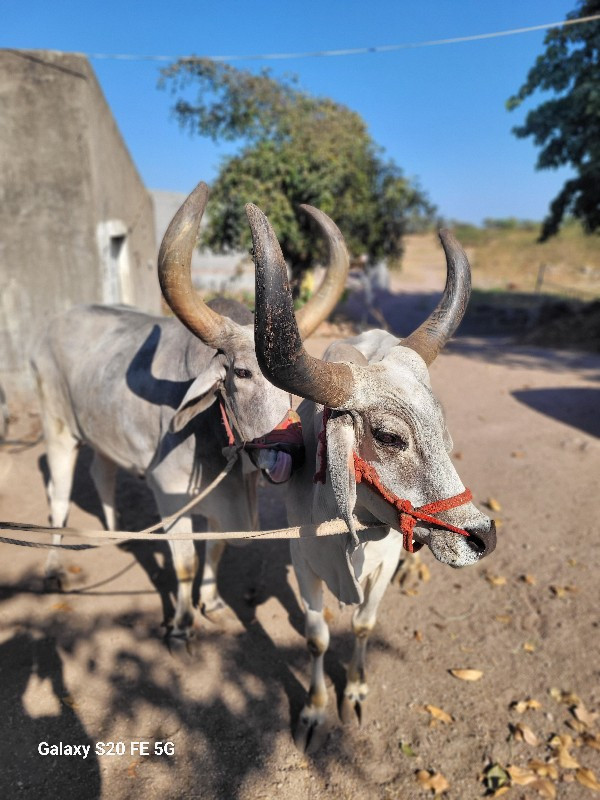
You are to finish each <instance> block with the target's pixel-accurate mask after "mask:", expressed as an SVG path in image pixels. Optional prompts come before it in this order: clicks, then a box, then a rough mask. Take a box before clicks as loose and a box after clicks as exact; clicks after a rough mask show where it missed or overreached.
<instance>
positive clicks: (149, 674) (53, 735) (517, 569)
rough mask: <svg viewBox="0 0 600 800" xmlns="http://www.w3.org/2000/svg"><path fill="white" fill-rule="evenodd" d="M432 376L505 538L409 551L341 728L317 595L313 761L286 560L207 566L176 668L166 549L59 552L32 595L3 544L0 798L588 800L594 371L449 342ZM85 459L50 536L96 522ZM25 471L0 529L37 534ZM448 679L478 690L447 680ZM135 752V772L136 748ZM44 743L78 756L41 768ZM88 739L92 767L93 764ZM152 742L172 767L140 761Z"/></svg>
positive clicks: (125, 520)
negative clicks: (216, 585)
mask: <svg viewBox="0 0 600 800" xmlns="http://www.w3.org/2000/svg"><path fill="white" fill-rule="evenodd" d="M405 277H406V276H405ZM408 278H410V275H408ZM409 283H410V281H408V282H407V285H409ZM412 307H413V308H414V303H412ZM419 313H420V314H422V313H423V312H422V310H419ZM326 331H327V329H326ZM328 341H329V340H328V339H327V338H324V337H323V336H321V337H320V338H319V337H316V338H313V339H312V340H311V341H310V348H309V349H310V350H311V352H312V353H314V354H321V353H322V352H323V350H324V348H325V346H326V344H327V342H328ZM431 373H432V381H433V384H434V389H435V391H436V393H437V394H438V396H439V397H440V399H441V400H442V402H443V405H444V407H445V410H446V414H447V418H448V426H449V430H450V432H451V434H452V436H453V439H454V444H455V450H454V456H453V457H454V459H455V463H456V466H457V469H458V472H459V474H460V475H461V477H462V480H463V482H464V483H465V485H466V486H469V487H470V488H471V489H472V491H473V495H474V497H475V499H476V502H477V503H478V504H479V505H480V507H482V508H484V509H485V508H486V504H488V506H489V505H491V506H493V508H494V511H493V513H492V512H489V513H490V514H491V515H492V516H494V517H495V518H497V519H499V520H501V526H500V528H499V536H498V546H497V549H496V552H495V553H494V554H493V555H492V556H491V557H490V558H489V559H486V560H485V561H483V562H482V563H481V564H480V565H476V566H474V567H470V568H466V569H464V570H461V571H456V570H452V569H450V568H448V567H445V566H443V565H441V564H439V563H437V562H435V561H434V559H433V557H432V556H431V554H429V553H428V552H425V551H423V555H422V559H421V560H422V566H421V567H420V569H419V568H417V567H416V566H415V567H414V568H413V569H412V570H409V571H408V572H407V573H405V574H404V576H403V577H404V582H403V583H400V582H399V581H398V579H396V580H395V582H394V583H393V584H392V585H391V586H390V587H389V589H388V591H387V594H386V596H385V598H384V601H383V603H382V606H381V613H380V618H379V621H378V625H377V628H376V631H375V633H374V635H373V637H372V640H371V642H370V645H369V657H368V668H369V672H368V675H369V683H370V690H371V691H370V695H369V699H368V702H367V706H368V708H367V712H366V715H365V718H364V719H363V722H362V725H361V726H359V725H358V724H356V725H354V724H352V725H349V726H342V724H341V722H340V720H339V718H338V716H337V711H336V696H338V697H339V693H340V691H341V690H342V687H343V679H344V667H345V664H347V661H348V659H349V657H350V652H351V647H352V639H351V635H350V629H349V618H350V614H351V609H349V608H339V606H338V604H337V603H336V601H335V600H334V599H333V598H332V597H331V596H330V597H329V598H328V604H327V605H328V619H329V620H330V625H331V630H332V641H331V647H330V649H329V652H328V655H327V659H326V671H327V675H328V680H329V686H330V689H329V691H330V718H331V726H330V734H329V738H328V740H327V742H326V744H325V745H324V747H323V748H322V749H321V750H320V751H319V752H318V753H316V754H314V755H312V756H306V755H305V754H302V753H300V752H298V751H297V750H296V749H295V747H294V744H293V741H292V736H291V729H292V727H293V725H294V723H295V721H296V719H297V716H298V713H299V711H300V708H301V707H302V704H303V699H304V693H305V690H306V688H307V678H308V655H307V652H306V648H305V645H304V639H303V636H302V630H303V618H302V613H301V609H300V606H299V603H298V595H297V590H296V582H295V579H294V576H293V572H292V569H291V565H290V560H289V555H288V550H287V545H286V544H285V543H283V542H257V543H253V544H251V545H249V546H247V547H245V548H237V547H236V548H233V547H231V548H229V549H228V550H227V552H226V554H225V557H224V559H223V564H222V569H221V573H220V576H219V578H220V587H221V592H222V594H223V596H224V597H225V599H226V600H227V602H228V603H229V604H230V606H231V608H232V609H233V615H232V618H231V620H230V621H229V623H228V624H227V625H226V626H224V627H223V628H218V627H216V626H214V625H213V624H211V623H210V622H208V621H207V620H206V619H203V618H201V616H200V614H199V613H198V616H197V626H198V631H197V644H196V646H195V648H194V652H193V653H192V654H191V655H190V654H188V653H186V652H185V650H183V651H181V652H179V651H175V652H169V650H168V649H167V648H166V647H165V644H164V643H163V638H162V637H163V628H162V627H161V622H162V620H163V616H164V614H165V613H168V612H169V611H170V609H171V608H172V601H173V594H172V593H173V589H174V584H173V578H172V571H171V566H170V563H169V559H168V555H167V552H168V551H167V548H166V547H165V546H164V545H162V544H158V545H150V544H142V545H136V546H123V547H120V548H114V547H105V548H103V549H100V550H92V551H87V552H84V553H74V554H72V555H69V556H68V557H67V562H68V564H69V575H70V578H71V581H72V587H71V589H70V590H69V591H67V592H65V593H63V594H44V593H43V592H42V590H41V574H42V567H43V561H44V553H43V552H42V551H39V550H32V549H25V548H16V547H14V546H10V545H7V544H0V548H1V552H2V559H1V561H0V764H2V769H1V770H0V796H2V797H3V798H21V797H23V798H37V797H44V798H48V800H51V798H61V799H62V800H66V799H67V798H111V800H120V799H121V798H138V797H144V798H147V799H148V800H154V798H161V800H162V798H169V799H170V798H173V799H174V798H202V800H213V798H214V799H215V800H220V799H221V798H222V799H223V800H259V798H265V800H266V799H267V798H269V799H270V798H275V797H280V796H285V797H286V798H288V800H301V799H302V800H306V799H308V800H313V799H315V800H316V798H332V799H335V800H341V799H343V798H353V799H356V798H358V799H359V800H360V799H362V798H365V800H366V799H367V798H369V800H379V799H381V800H388V799H389V800H411V799H412V798H416V799H418V798H425V797H432V796H433V794H434V791H435V787H436V786H437V787H438V789H437V791H438V792H439V793H442V792H443V791H444V795H443V796H444V797H447V798H450V799H451V800H472V799H473V798H480V797H482V796H484V795H485V793H486V791H488V790H489V791H490V792H492V791H493V790H494V789H498V791H497V793H496V796H500V795H502V796H505V797H507V798H511V800H516V799H517V798H537V797H540V796H541V797H558V798H560V799H561V800H562V799H563V798H564V800H577V799H579V798H586V797H590V798H592V797H594V796H597V794H598V791H599V790H600V785H598V784H596V786H597V789H594V788H593V787H594V780H595V779H598V777H599V776H600V752H599V750H598V748H599V747H600V735H599V734H600V723H599V717H598V714H597V712H600V645H599V635H600V605H599V602H598V601H599V589H598V585H599V581H598V575H599V571H600V538H599V537H598V534H597V529H598V523H597V515H598V513H599V512H598V508H597V498H598V488H597V487H598V477H599V475H600V438H599V437H600V414H599V400H600V384H599V383H598V382H599V380H600V356H594V355H588V354H585V355H584V354H581V353H577V352H570V351H556V350H544V349H541V348H539V349H533V348H524V347H517V346H515V345H513V344H511V343H510V341H508V340H506V339H483V338H473V337H464V336H463V337H459V338H458V339H457V340H456V341H455V342H454V343H453V344H451V345H450V346H449V347H448V348H447V350H446V351H445V352H444V353H443V354H442V355H440V357H439V358H438V359H437V361H436V362H435V363H434V365H433V366H432V369H431ZM12 410H13V411H14V409H12ZM16 416H17V419H16V421H15V422H14V424H13V428H12V430H11V435H18V436H23V437H28V436H30V435H33V434H35V432H36V430H37V425H38V420H37V417H36V416H35V409H31V410H24V409H20V410H19V411H18V413H17V414H16ZM88 460H89V459H88ZM85 462H86V453H85V452H83V453H82V456H81V459H80V464H79V468H78V473H77V480H76V485H75V489H74V504H73V510H72V513H71V518H70V523H71V524H72V525H74V526H87V527H97V526H98V517H97V514H98V513H99V506H98V501H97V498H96V497H95V495H94V492H93V490H92V489H91V487H90V483H89V479H88V477H87V472H86V464H85ZM44 469H45V462H44V447H43V445H42V444H39V445H37V446H35V447H33V448H29V449H21V448H19V447H16V446H13V447H6V446H5V447H3V448H2V450H0V518H1V519H4V520H16V521H27V522H32V523H43V524H45V523H46V521H47V508H46V499H45V493H44V483H43V475H44ZM261 503H262V505H261V521H262V524H263V526H264V527H276V526H279V525H283V524H285V514H284V510H283V505H282V496H281V490H280V489H274V488H268V489H263V490H262V494H261ZM118 505H119V512H120V517H121V527H124V528H127V529H135V528H141V527H143V526H144V525H146V524H148V523H149V522H151V521H153V520H154V519H155V511H154V508H153V505H152V500H151V498H150V497H149V496H148V493H147V491H146V489H145V487H144V485H143V483H142V482H140V481H138V480H137V479H132V478H126V477H125V476H123V479H122V480H121V481H120V484H119V495H118ZM488 510H489V509H488ZM461 669H471V670H477V671H479V672H480V673H481V676H480V677H479V679H478V680H475V681H466V680H461V679H460V678H458V677H455V676H454V675H453V674H452V673H451V670H461ZM525 701H530V702H529V703H526V702H525ZM519 704H521V705H519ZM556 737H562V738H556ZM568 737H570V738H568ZM141 740H144V741H147V742H149V748H150V751H151V754H150V755H140V754H139V753H138V752H136V751H135V750H132V747H135V745H133V744H132V743H135V742H139V741H141ZM41 742H48V743H49V744H58V743H59V742H63V743H64V744H70V745H89V746H90V747H91V749H90V751H89V754H88V757H87V758H86V759H83V758H81V757H80V756H76V755H72V756H53V755H40V754H39V753H38V746H39V744H40V743H41ZM108 742H113V743H115V745H113V747H114V750H113V754H112V755H110V754H109V750H110V746H109V745H108V746H106V747H105V754H103V755H101V754H100V753H99V752H97V748H98V743H108ZM157 742H162V743H165V742H170V743H172V745H173V749H174V753H173V754H172V755H165V754H162V755H159V754H154V753H152V751H153V749H154V747H155V745H156V743H157ZM119 743H122V745H121V744H119ZM100 749H101V748H100ZM121 749H122V750H124V753H123V754H122V755H121V754H119V752H118V751H119V750H121ZM159 749H160V748H159ZM494 765H496V766H494ZM492 767H493V769H491V768H492ZM508 768H510V770H509V771H510V774H511V782H510V784H509V783H508V782H507V778H508V775H507V773H506V772H505V770H507V769H508ZM517 768H521V770H522V771H521V772H519V770H518V769H517ZM440 776H442V777H440ZM494 776H495V778H494ZM444 780H445V782H446V784H447V785H446V784H445V783H444Z"/></svg>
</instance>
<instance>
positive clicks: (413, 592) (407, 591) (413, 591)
mask: <svg viewBox="0 0 600 800" xmlns="http://www.w3.org/2000/svg"><path fill="white" fill-rule="evenodd" d="M402 594H405V595H407V596H408V597H416V596H417V595H418V594H419V592H418V590H417V589H402Z"/></svg>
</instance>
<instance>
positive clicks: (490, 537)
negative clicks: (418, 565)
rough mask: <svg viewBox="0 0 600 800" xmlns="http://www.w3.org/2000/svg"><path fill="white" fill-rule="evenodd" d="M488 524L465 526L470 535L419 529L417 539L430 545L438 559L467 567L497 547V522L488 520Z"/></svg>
mask: <svg viewBox="0 0 600 800" xmlns="http://www.w3.org/2000/svg"><path fill="white" fill-rule="evenodd" d="M486 522H487V524H485V523H484V524H483V525H477V526H469V527H465V528H464V530H465V533H467V534H468V536H464V535H461V534H456V533H452V532H451V531H444V530H432V529H431V530H429V531H425V530H423V529H417V530H416V531H415V533H416V538H417V540H420V541H422V542H423V543H424V544H428V545H429V549H430V550H431V552H432V553H433V555H434V557H435V558H436V560H437V561H441V562H442V563H443V564H448V566H450V567H466V566H469V565H470V564H476V563H477V562H478V561H480V560H481V559H482V558H485V556H488V555H489V554H490V553H491V552H493V550H494V549H495V547H496V524H495V522H494V520H486Z"/></svg>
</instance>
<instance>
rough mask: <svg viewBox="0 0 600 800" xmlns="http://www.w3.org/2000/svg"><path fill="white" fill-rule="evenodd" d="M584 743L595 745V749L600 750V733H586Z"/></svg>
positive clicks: (583, 736)
mask: <svg viewBox="0 0 600 800" xmlns="http://www.w3.org/2000/svg"><path fill="white" fill-rule="evenodd" d="M581 738H582V741H583V744H585V745H587V746H588V747H593V748H594V750H600V733H595V734H594V733H588V731H585V733H584V734H583V735H582V737H581Z"/></svg>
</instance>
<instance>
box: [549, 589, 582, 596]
mask: <svg viewBox="0 0 600 800" xmlns="http://www.w3.org/2000/svg"><path fill="white" fill-rule="evenodd" d="M550 591H551V592H552V594H553V595H554V596H555V597H559V598H561V599H563V598H565V597H567V596H568V595H569V594H577V592H578V591H579V589H578V588H577V586H551V587H550Z"/></svg>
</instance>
